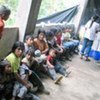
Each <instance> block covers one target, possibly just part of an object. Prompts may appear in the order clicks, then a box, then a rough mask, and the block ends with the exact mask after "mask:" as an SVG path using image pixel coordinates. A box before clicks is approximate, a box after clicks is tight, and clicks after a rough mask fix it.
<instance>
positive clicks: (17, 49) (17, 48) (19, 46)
mask: <svg viewBox="0 0 100 100" xmlns="http://www.w3.org/2000/svg"><path fill="white" fill-rule="evenodd" d="M24 48H25V47H24V43H23V42H20V41H17V42H15V43H14V45H13V47H12V52H13V53H14V54H15V55H16V56H17V57H21V56H22V54H23V51H24Z"/></svg>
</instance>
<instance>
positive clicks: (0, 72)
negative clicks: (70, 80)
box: [0, 26, 79, 100]
mask: <svg viewBox="0 0 100 100" xmlns="http://www.w3.org/2000/svg"><path fill="white" fill-rule="evenodd" d="M78 45H79V41H78V40H74V39H72V38H71V28H70V27H66V26H64V27H56V28H51V29H50V30H48V31H45V30H44V29H39V30H38V32H37V37H34V36H33V35H27V36H25V42H20V41H16V42H15V43H14V45H13V47H12V49H11V52H10V53H9V54H8V55H7V56H6V57H5V58H4V59H3V60H1V61H0V99H1V100H2V99H5V100H8V99H12V100H28V99H29V98H31V100H40V98H39V97H38V96H37V95H36V93H37V92H42V93H45V94H47V95H49V94H50V91H48V90H47V89H46V88H45V86H44V85H43V82H42V80H41V78H42V77H41V76H42V75H47V76H49V77H50V78H51V79H52V80H53V81H54V83H55V84H59V83H60V82H61V80H62V78H63V77H68V76H69V74H70V73H71V71H70V70H69V69H68V68H69V67H68V66H67V67H65V66H63V65H62V64H61V61H62V60H65V59H68V60H69V59H70V56H72V54H73V53H75V50H77V47H78ZM57 73H59V75H58V74H57Z"/></svg>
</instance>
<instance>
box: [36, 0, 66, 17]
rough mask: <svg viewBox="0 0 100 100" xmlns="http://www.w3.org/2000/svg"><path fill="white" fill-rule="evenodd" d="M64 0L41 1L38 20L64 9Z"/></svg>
mask: <svg viewBox="0 0 100 100" xmlns="http://www.w3.org/2000/svg"><path fill="white" fill-rule="evenodd" d="M66 8H67V6H66V0H49V1H48V0H42V3H41V7H40V11H39V15H38V19H40V18H43V17H45V16H49V15H51V14H53V13H56V12H59V11H62V10H64V9H66Z"/></svg>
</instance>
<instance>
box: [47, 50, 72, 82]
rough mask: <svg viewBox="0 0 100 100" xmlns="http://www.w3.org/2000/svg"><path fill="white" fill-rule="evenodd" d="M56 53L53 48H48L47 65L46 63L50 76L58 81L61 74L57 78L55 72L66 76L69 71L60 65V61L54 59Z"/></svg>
mask: <svg viewBox="0 0 100 100" xmlns="http://www.w3.org/2000/svg"><path fill="white" fill-rule="evenodd" d="M55 57H56V53H55V50H54V49H50V51H49V55H48V56H47V65H48V73H49V75H50V77H51V78H52V79H53V80H55V83H59V81H60V80H61V79H62V76H60V77H59V78H57V72H58V73H60V74H62V75H64V76H65V77H67V76H68V75H69V74H70V72H67V71H66V69H64V68H63V67H62V65H61V64H60V63H58V62H57V60H56V59H55Z"/></svg>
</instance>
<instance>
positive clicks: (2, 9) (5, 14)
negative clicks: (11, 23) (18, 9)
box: [0, 5, 11, 21]
mask: <svg viewBox="0 0 100 100" xmlns="http://www.w3.org/2000/svg"><path fill="white" fill-rule="evenodd" d="M10 13H11V10H10V9H9V8H7V7H6V6H3V5H2V6H0V17H1V18H2V19H3V20H5V21H6V20H7V19H8V18H9V15H10Z"/></svg>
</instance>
